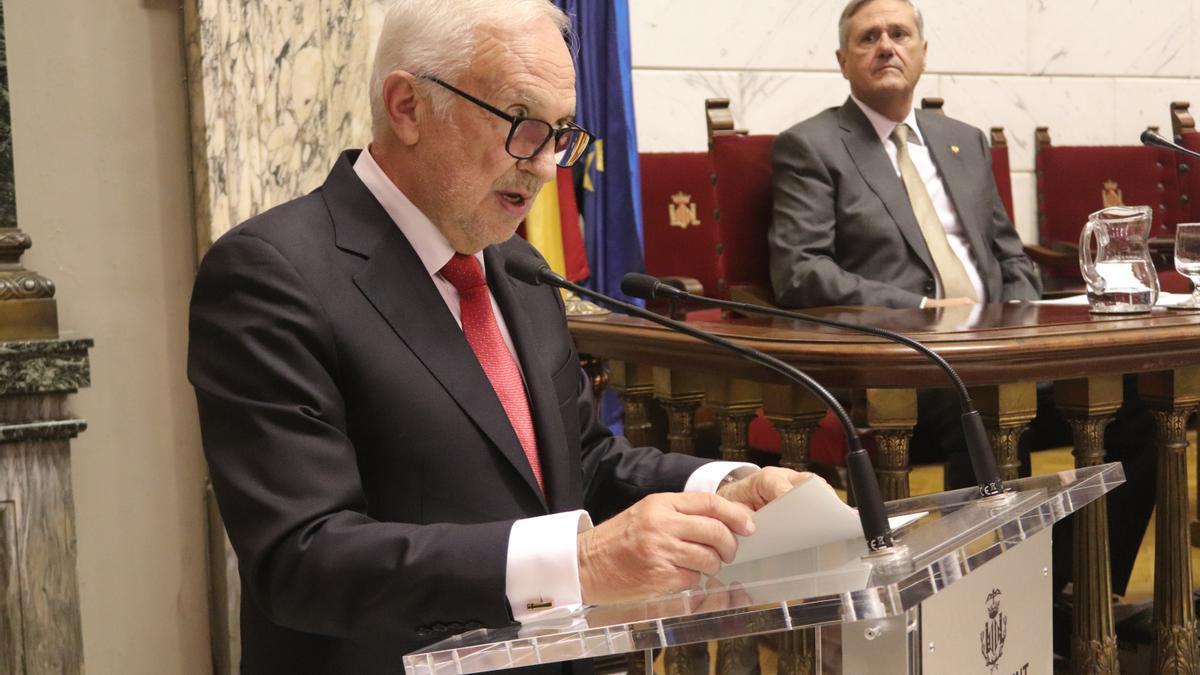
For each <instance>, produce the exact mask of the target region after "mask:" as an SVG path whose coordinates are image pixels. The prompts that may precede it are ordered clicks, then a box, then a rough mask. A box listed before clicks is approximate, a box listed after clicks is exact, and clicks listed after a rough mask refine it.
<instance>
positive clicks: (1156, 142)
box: [1142, 129, 1200, 157]
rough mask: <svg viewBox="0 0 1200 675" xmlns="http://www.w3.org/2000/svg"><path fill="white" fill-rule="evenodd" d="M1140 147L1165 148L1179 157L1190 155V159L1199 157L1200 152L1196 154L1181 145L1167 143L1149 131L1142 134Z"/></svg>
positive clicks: (1167, 141)
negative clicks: (1179, 155)
mask: <svg viewBox="0 0 1200 675" xmlns="http://www.w3.org/2000/svg"><path fill="white" fill-rule="evenodd" d="M1142 145H1153V146H1158V147H1160V148H1166V149H1167V150H1173V151H1175V152H1178V153H1179V154H1181V155H1190V156H1192V157H1200V152H1196V151H1195V150H1190V149H1188V148H1185V147H1183V146H1182V145H1179V144H1178V143H1175V142H1173V141H1169V140H1167V139H1165V138H1163V137H1162V136H1160V135H1158V134H1156V133H1154V132H1153V131H1151V130H1149V129H1147V130H1145V131H1143V132H1142Z"/></svg>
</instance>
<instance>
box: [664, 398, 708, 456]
mask: <svg viewBox="0 0 1200 675" xmlns="http://www.w3.org/2000/svg"><path fill="white" fill-rule="evenodd" d="M662 404H663V407H665V408H666V409H667V443H668V444H669V447H670V450H671V452H678V453H680V454H684V455H694V454H696V442H695V438H694V437H693V435H692V432H693V428H694V424H693V423H694V419H695V415H696V409H697V408H699V407H700V403H699V402H695V401H682V402H681V401H663V402H662Z"/></svg>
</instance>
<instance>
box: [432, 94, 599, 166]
mask: <svg viewBox="0 0 1200 675" xmlns="http://www.w3.org/2000/svg"><path fill="white" fill-rule="evenodd" d="M421 79H424V80H429V81H430V82H433V83H434V84H436V85H439V86H442V87H445V88H446V89H449V90H450V91H452V92H454V93H455V94H458V95H459V96H461V97H463V98H465V99H467V100H468V101H470V102H471V103H474V104H475V105H477V106H479V107H480V108H483V109H484V110H486V111H488V112H490V113H492V114H493V115H495V116H496V117H499V118H500V119H502V120H504V121H506V122H508V123H509V124H511V125H512V127H510V128H509V130H508V139H507V140H505V141H504V149H505V151H507V152H508V154H510V155H512V156H513V158H515V159H529V158H531V157H533V156H535V155H537V154H538V153H539V152H541V151H542V148H544V147H545V146H546V143H547V142H548V141H549V140H550V139H551V138H553V139H554V162H555V163H556V164H558V165H559V166H561V167H564V168H565V167H568V166H573V165H574V164H575V162H578V161H579V158H580V157H583V153H584V151H585V150H587V147H588V144H589V143H591V142H592V135H591V134H590V133H588V132H587V131H586V130H585V129H584V128H583V127H581V126H579V125H578V124H575V123H574V122H567V123H566V125H565V126H562V127H559V128H557V129H555V128H554V127H552V126H550V123H549V122H545V121H543V120H539V119H534V118H532V117H522V116H520V115H517V116H513V115H509V114H508V113H506V112H504V111H503V110H501V109H499V108H497V107H496V106H493V105H490V104H488V103H485V102H483V101H481V100H479V99H477V98H475V97H474V96H472V95H470V94H468V93H467V92H465V91H463V90H461V89H459V88H457V87H454V86H451V85H449V84H446V83H445V82H442V81H441V80H439V79H437V78H436V77H433V76H430V75H422V76H421Z"/></svg>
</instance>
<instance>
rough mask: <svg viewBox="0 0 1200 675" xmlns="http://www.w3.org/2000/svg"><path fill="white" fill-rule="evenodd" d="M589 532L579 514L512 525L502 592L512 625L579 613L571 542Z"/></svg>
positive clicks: (576, 552)
mask: <svg viewBox="0 0 1200 675" xmlns="http://www.w3.org/2000/svg"><path fill="white" fill-rule="evenodd" d="M590 529H592V519H591V517H590V516H588V513H587V511H584V510H582V509H580V510H578V511H565V512H563V513H552V514H550V515H548V516H538V517H536V518H523V519H521V520H518V521H516V522H515V523H513V526H512V530H511V531H510V532H509V535H508V562H507V564H506V565H505V586H504V589H505V595H506V596H507V597H508V605H509V607H510V608H512V615H513V619H515V620H517V621H519V622H521V623H528V622H530V621H535V620H543V619H551V618H559V617H561V616H563V615H565V614H570V613H571V612H574V611H577V610H578V609H580V608H581V607H583V592H582V591H581V590H580V587H579V548H578V546H577V544H576V538H577V537H578V536H579V533H580V532H585V531H587V530H590Z"/></svg>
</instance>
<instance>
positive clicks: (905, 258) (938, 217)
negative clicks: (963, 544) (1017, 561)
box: [769, 0, 1157, 594]
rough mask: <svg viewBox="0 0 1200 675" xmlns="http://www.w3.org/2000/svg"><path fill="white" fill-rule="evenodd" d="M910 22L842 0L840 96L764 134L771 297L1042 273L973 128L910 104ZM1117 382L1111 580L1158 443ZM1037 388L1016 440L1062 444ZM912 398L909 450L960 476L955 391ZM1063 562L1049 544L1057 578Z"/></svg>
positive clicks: (879, 293)
mask: <svg viewBox="0 0 1200 675" xmlns="http://www.w3.org/2000/svg"><path fill="white" fill-rule="evenodd" d="M923 28H924V24H923V19H922V17H921V14H920V11H919V10H918V9H917V8H916V6H915V5H914V4H913V2H912V1H911V0H850V2H849V3H847V5H846V8H845V10H844V11H843V12H842V16H841V20H840V22H839V25H838V29H839V44H840V47H839V49H838V50H837V59H838V63H839V64H840V66H841V70H842V75H843V76H844V77H845V78H846V79H847V80H849V82H850V98H849V99H848V100H847V101H846V102H845V103H844V104H842V105H841V106H840V107H837V108H830V109H828V110H825V111H824V112H821V113H820V114H818V115H816V116H815V117H812V118H810V119H807V120H805V121H803V122H801V123H799V124H797V125H795V126H793V127H792V128H790V129H788V130H787V131H785V132H783V133H782V134H780V135H779V137H778V138H776V140H775V142H774V144H773V146H772V148H771V165H772V176H773V178H772V180H773V187H774V216H773V220H772V223H771V229H770V234H769V243H770V249H771V280H772V283H773V285H774V289H775V298H776V300H777V302H778V303H779V304H780V305H783V306H785V307H814V306H825V305H877V306H881V307H894V308H906V307H907V308H917V307H921V308H926V307H939V306H947V305H959V304H973V303H988V302H991V303H999V302H1008V301H1012V300H1036V299H1037V298H1038V297H1039V294H1040V292H1041V282H1040V280H1039V278H1038V276H1037V273H1036V271H1035V268H1034V266H1033V264H1032V262H1031V261H1030V260H1029V258H1028V257H1026V255H1025V254H1024V252H1023V250H1022V245H1021V240H1020V238H1019V237H1018V236H1017V232H1016V229H1015V228H1014V227H1013V224H1012V222H1011V221H1010V220H1009V218H1008V214H1007V212H1006V211H1005V209H1004V205H1003V203H1002V202H1001V201H1000V197H999V194H998V193H997V191H996V185H995V180H994V177H993V176H992V170H991V155H990V152H989V150H988V145H987V141H986V139H985V137H984V135H983V133H982V132H981V131H980V130H978V129H975V128H973V127H971V126H968V125H966V124H963V123H962V122H958V121H956V120H952V119H949V118H947V117H945V116H942V115H939V114H925V113H923V112H922V111H919V110H914V109H913V91H914V90H915V88H916V85H917V81H918V79H919V78H920V77H921V74H922V72H924V70H925V54H926V51H927V49H928V43H927V42H926V41H925V39H924V36H923ZM1130 384H1133V383H1132V382H1127V386H1126V398H1125V401H1126V404H1125V405H1124V406H1123V407H1122V409H1121V411H1119V412H1118V413H1117V416H1116V418H1115V421H1114V422H1113V423H1112V424H1111V425H1110V426H1109V429H1108V432H1107V434H1106V445H1105V447H1106V448H1108V451H1109V458H1110V459H1113V460H1125V459H1128V458H1134V457H1136V458H1137V461H1132V462H1128V461H1127V462H1126V463H1125V470H1126V473H1127V475H1128V476H1129V486H1126V487H1124V488H1122V489H1120V490H1117V491H1116V492H1115V493H1114V494H1113V495H1112V498H1111V499H1109V502H1108V503H1109V524H1110V534H1111V535H1113V538H1112V549H1111V551H1112V560H1113V564H1112V573H1113V589H1114V591H1115V592H1117V593H1119V594H1121V593H1124V591H1125V586H1126V583H1127V581H1128V578H1129V573H1130V571H1131V570H1132V568H1133V562H1134V559H1135V557H1136V555H1137V550H1138V547H1139V545H1140V543H1141V538H1142V533H1143V532H1144V531H1145V526H1146V523H1147V521H1148V520H1149V517H1150V512H1151V511H1152V510H1153V507H1154V489H1153V488H1154V475H1155V474H1154V461H1155V458H1156V456H1157V453H1156V449H1155V447H1154V443H1153V439H1154V426H1153V424H1154V423H1153V420H1152V419H1151V418H1150V415H1149V413H1148V412H1147V411H1146V409H1145V408H1144V406H1141V405H1140V404H1139V403H1138V401H1137V391H1136V386H1133V387H1131V386H1128V385H1130ZM1051 392H1052V389H1051V388H1049V387H1039V396H1038V399H1039V405H1038V410H1039V413H1038V419H1037V420H1036V421H1035V422H1034V424H1033V425H1032V426H1031V428H1032V429H1033V433H1030V434H1026V439H1023V440H1025V441H1026V443H1027V445H1026V447H1029V444H1032V445H1033V446H1034V447H1054V446H1058V445H1068V444H1070V443H1071V435H1070V430H1069V429H1068V428H1067V426H1066V423H1065V421H1064V420H1063V419H1062V417H1061V415H1059V414H1058V413H1057V411H1056V410H1055V408H1054V405H1053V401H1052V399H1051V396H1050V394H1051ZM918 410H919V417H918V424H917V428H916V429H915V430H914V434H913V457H914V459H918V460H919V459H922V452H923V451H926V452H927V453H928V454H926V456H925V457H924V459H926V460H928V459H933V458H934V457H939V458H940V457H948V459H949V462H950V475H949V476H948V482H949V483H950V484H951V485H952V486H964V485H970V484H972V483H973V478H972V475H971V472H970V468H969V465H968V463H967V462H966V460H965V452H964V450H965V441H964V439H963V436H962V430H961V428H960V427H959V425H958V417H959V416H958V412H957V411H958V406H957V401H955V400H953V399H952V398H951V397H950V396H948V392H947V390H940V389H939V390H924V391H922V392H920V394H919V404H918ZM930 450H932V451H931V452H930ZM1026 455H1027V451H1026ZM1026 471H1028V467H1027V466H1026ZM1058 535H1059V536H1057V537H1056V548H1057V547H1063V548H1065V549H1066V552H1069V548H1070V537H1069V536H1064V533H1063V532H1061V531H1060V532H1059V533H1058ZM1064 545H1065V546H1064ZM1070 574H1071V566H1070V563H1069V561H1066V560H1064V559H1063V557H1062V556H1058V557H1057V558H1056V563H1055V576H1056V581H1057V584H1056V587H1059V588H1061V587H1062V585H1064V584H1065V583H1066V581H1067V580H1068V579H1070Z"/></svg>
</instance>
